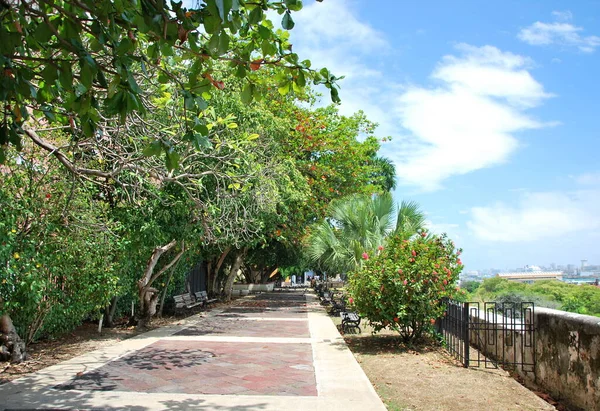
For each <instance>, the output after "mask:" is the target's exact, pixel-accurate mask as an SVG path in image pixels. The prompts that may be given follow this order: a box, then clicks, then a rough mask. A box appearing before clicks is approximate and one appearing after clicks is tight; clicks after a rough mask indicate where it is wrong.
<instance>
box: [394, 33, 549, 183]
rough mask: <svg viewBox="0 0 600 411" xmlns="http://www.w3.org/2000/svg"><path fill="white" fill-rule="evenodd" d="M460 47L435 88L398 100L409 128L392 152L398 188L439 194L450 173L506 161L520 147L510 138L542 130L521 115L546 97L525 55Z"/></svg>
mask: <svg viewBox="0 0 600 411" xmlns="http://www.w3.org/2000/svg"><path fill="white" fill-rule="evenodd" d="M457 49H458V51H459V52H460V53H461V54H460V56H459V57H457V56H446V57H444V58H443V59H442V62H441V63H440V64H439V66H438V67H437V68H436V70H435V71H434V72H433V74H432V78H433V79H435V80H438V81H439V82H440V83H441V85H440V86H438V87H436V88H425V87H421V86H410V87H407V88H406V89H405V91H404V92H403V93H402V94H400V95H398V96H397V97H396V100H395V103H396V106H395V111H396V114H397V116H398V119H399V121H400V123H401V124H402V126H403V127H404V128H405V129H406V130H408V131H409V135H408V136H404V137H403V138H401V139H400V141H399V147H397V148H396V150H395V152H394V154H395V158H394V160H395V162H396V169H397V172H398V176H399V178H400V181H401V183H404V184H409V185H416V186H419V187H421V188H422V189H425V190H435V189H438V188H439V187H440V186H441V183H442V182H443V180H445V179H447V178H448V177H450V176H453V175H461V174H466V173H469V172H472V171H475V170H478V169H481V168H485V167H490V166H493V165H497V164H500V163H502V162H504V161H506V159H507V158H508V156H509V155H510V154H511V153H512V152H513V151H514V150H515V149H516V148H517V147H518V145H519V144H518V141H517V139H516V138H515V137H514V136H513V134H514V133H516V132H519V131H523V130H527V129H533V128H539V127H543V126H544V125H545V124H542V123H540V122H538V121H536V120H534V119H532V118H531V117H529V116H527V115H526V114H525V113H524V109H525V108H530V107H534V106H537V105H539V104H540V103H541V102H542V101H543V100H544V99H545V98H548V97H550V94H548V93H546V92H544V88H543V86H542V85H541V84H540V83H538V82H537V81H536V80H535V79H534V78H533V77H532V76H531V74H530V73H529V72H528V71H527V68H529V67H530V65H531V61H530V60H529V59H528V58H526V57H523V56H519V55H516V54H512V53H508V52H502V51H501V50H499V49H497V48H496V47H492V46H484V47H473V46H470V45H466V44H460V45H458V46H457Z"/></svg>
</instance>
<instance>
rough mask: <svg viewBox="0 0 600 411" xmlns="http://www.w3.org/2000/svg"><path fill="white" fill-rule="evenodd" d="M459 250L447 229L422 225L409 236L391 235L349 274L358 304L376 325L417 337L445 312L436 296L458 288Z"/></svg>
mask: <svg viewBox="0 0 600 411" xmlns="http://www.w3.org/2000/svg"><path fill="white" fill-rule="evenodd" d="M460 253H461V250H460V249H456V248H455V246H454V243H453V242H452V241H450V240H449V239H448V238H447V237H446V235H445V234H444V235H442V236H432V235H428V234H427V233H426V232H424V231H423V232H420V233H419V235H418V236H416V237H415V238H413V239H411V240H403V239H402V237H401V236H400V235H392V236H391V237H390V238H389V239H388V243H387V245H386V246H385V248H384V249H382V250H379V253H378V254H377V255H373V256H368V257H371V258H365V259H364V261H363V265H362V268H361V269H360V270H358V271H356V272H354V273H352V274H351V275H350V282H349V291H350V294H351V295H352V297H353V298H354V305H355V307H356V309H357V310H358V311H359V313H360V314H361V315H362V316H363V317H365V318H366V319H367V320H368V321H369V323H370V325H371V326H372V327H373V328H374V329H375V330H376V331H380V330H382V329H384V328H388V329H392V330H396V331H398V332H399V333H400V335H401V336H402V337H403V339H405V340H407V341H408V340H412V339H418V338H419V337H421V335H422V334H423V332H424V331H426V330H428V329H431V328H432V325H433V323H434V322H435V319H436V318H439V317H440V316H441V315H443V309H442V308H441V304H440V300H441V299H442V298H444V297H450V298H453V297H456V296H457V294H459V293H460V290H459V289H458V288H457V287H456V282H457V280H458V275H459V273H460V272H461V270H462V268H463V265H462V262H461V261H460V258H459V255H460Z"/></svg>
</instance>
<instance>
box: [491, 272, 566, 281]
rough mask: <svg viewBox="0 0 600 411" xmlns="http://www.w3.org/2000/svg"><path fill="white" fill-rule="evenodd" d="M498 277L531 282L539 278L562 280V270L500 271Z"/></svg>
mask: <svg viewBox="0 0 600 411" xmlns="http://www.w3.org/2000/svg"><path fill="white" fill-rule="evenodd" d="M498 277H500V278H504V279H506V280H509V281H518V282H520V283H528V284H532V283H533V282H534V281H540V280H558V281H562V280H563V272H562V271H541V270H539V271H521V272H512V273H501V274H498Z"/></svg>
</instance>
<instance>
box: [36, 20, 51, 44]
mask: <svg viewBox="0 0 600 411" xmlns="http://www.w3.org/2000/svg"><path fill="white" fill-rule="evenodd" d="M52 34H53V33H52V31H51V30H50V27H49V26H48V25H47V24H46V23H41V24H38V26H37V27H36V29H35V33H34V34H33V36H34V38H35V39H36V40H37V41H38V42H40V43H47V42H48V41H49V40H50V38H51V37H52Z"/></svg>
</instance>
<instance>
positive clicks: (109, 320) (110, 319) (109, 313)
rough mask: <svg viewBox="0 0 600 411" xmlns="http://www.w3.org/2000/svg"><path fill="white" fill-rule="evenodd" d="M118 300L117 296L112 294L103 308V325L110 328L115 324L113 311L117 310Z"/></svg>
mask: <svg viewBox="0 0 600 411" xmlns="http://www.w3.org/2000/svg"><path fill="white" fill-rule="evenodd" d="M118 302H119V296H116V295H115V296H114V297H113V298H112V299H111V300H110V304H109V305H108V306H107V307H106V309H105V310H104V318H105V322H104V326H105V327H108V328H112V327H114V326H115V312H116V311H117V303H118Z"/></svg>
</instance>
